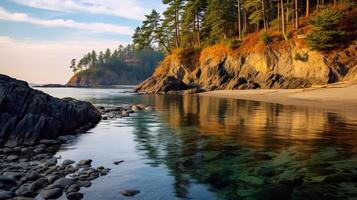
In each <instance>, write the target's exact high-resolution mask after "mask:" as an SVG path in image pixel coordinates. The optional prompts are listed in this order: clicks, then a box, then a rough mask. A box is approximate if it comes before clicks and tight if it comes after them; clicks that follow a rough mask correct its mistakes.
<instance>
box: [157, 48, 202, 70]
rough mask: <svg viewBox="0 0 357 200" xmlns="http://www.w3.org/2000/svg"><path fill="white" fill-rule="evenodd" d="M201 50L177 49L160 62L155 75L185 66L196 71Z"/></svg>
mask: <svg viewBox="0 0 357 200" xmlns="http://www.w3.org/2000/svg"><path fill="white" fill-rule="evenodd" d="M200 53H201V52H200V50H199V49H181V48H179V49H175V50H173V51H172V52H171V53H170V54H169V55H167V56H166V57H165V59H164V60H163V61H161V62H160V64H159V66H158V67H157V68H156V70H155V73H154V75H156V76H159V75H162V74H165V73H168V72H169V71H170V68H171V67H173V66H178V65H183V66H185V67H187V68H189V69H190V70H191V71H194V70H195V69H196V68H198V67H199V58H200Z"/></svg>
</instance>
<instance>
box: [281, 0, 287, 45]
mask: <svg viewBox="0 0 357 200" xmlns="http://www.w3.org/2000/svg"><path fill="white" fill-rule="evenodd" d="M280 4H281V31H282V33H283V36H284V38H286V36H285V11H284V10H285V9H284V0H280Z"/></svg>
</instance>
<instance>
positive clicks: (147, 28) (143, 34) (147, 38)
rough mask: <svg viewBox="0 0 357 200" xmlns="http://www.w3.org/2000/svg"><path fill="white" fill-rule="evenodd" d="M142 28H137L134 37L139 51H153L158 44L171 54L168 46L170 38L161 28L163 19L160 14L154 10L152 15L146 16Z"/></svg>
mask: <svg viewBox="0 0 357 200" xmlns="http://www.w3.org/2000/svg"><path fill="white" fill-rule="evenodd" d="M145 17H146V19H145V20H144V21H143V24H142V26H141V27H138V28H136V30H135V33H134V35H133V41H134V45H135V46H136V48H137V49H139V50H142V49H145V48H149V49H152V48H153V46H155V45H156V44H157V45H159V46H162V47H163V48H164V49H165V50H166V51H167V52H170V48H169V45H168V36H167V35H166V33H165V32H164V28H163V27H162V26H161V17H160V14H159V13H158V12H156V11H155V10H153V11H152V12H151V14H150V15H146V16H145Z"/></svg>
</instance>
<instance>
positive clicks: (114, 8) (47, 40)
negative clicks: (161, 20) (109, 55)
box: [0, 0, 164, 84]
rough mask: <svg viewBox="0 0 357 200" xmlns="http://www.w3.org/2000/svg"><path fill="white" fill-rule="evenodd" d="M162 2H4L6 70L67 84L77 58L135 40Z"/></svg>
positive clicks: (0, 67) (1, 40) (1, 30)
mask: <svg viewBox="0 0 357 200" xmlns="http://www.w3.org/2000/svg"><path fill="white" fill-rule="evenodd" d="M161 2H162V1H161V0H0V74H6V75H9V76H11V77H14V78H17V79H21V80H25V81H28V82H30V83H37V84H44V83H60V84H64V83H66V82H67V81H68V80H69V78H70V77H71V76H72V75H73V73H72V72H71V70H70V69H69V65H70V60H71V59H72V58H76V59H80V58H81V57H82V56H83V55H84V54H85V53H87V52H89V51H91V50H93V49H94V50H96V51H100V50H105V49H106V48H110V49H115V48H117V47H118V46H119V45H127V44H129V43H131V42H132V39H131V36H132V34H133V32H134V29H135V28H136V27H137V26H140V25H141V21H142V20H143V19H144V18H145V15H146V14H149V13H150V12H151V10H152V9H156V10H157V11H159V12H161V11H162V10H163V9H164V7H163V5H162V3H161Z"/></svg>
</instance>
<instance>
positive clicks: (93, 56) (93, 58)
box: [90, 50, 98, 67]
mask: <svg viewBox="0 0 357 200" xmlns="http://www.w3.org/2000/svg"><path fill="white" fill-rule="evenodd" d="M90 60H91V62H90V64H91V66H90V67H94V66H95V65H96V64H97V62H98V58H97V53H96V52H95V51H94V50H93V51H92V53H91V54H90Z"/></svg>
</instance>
